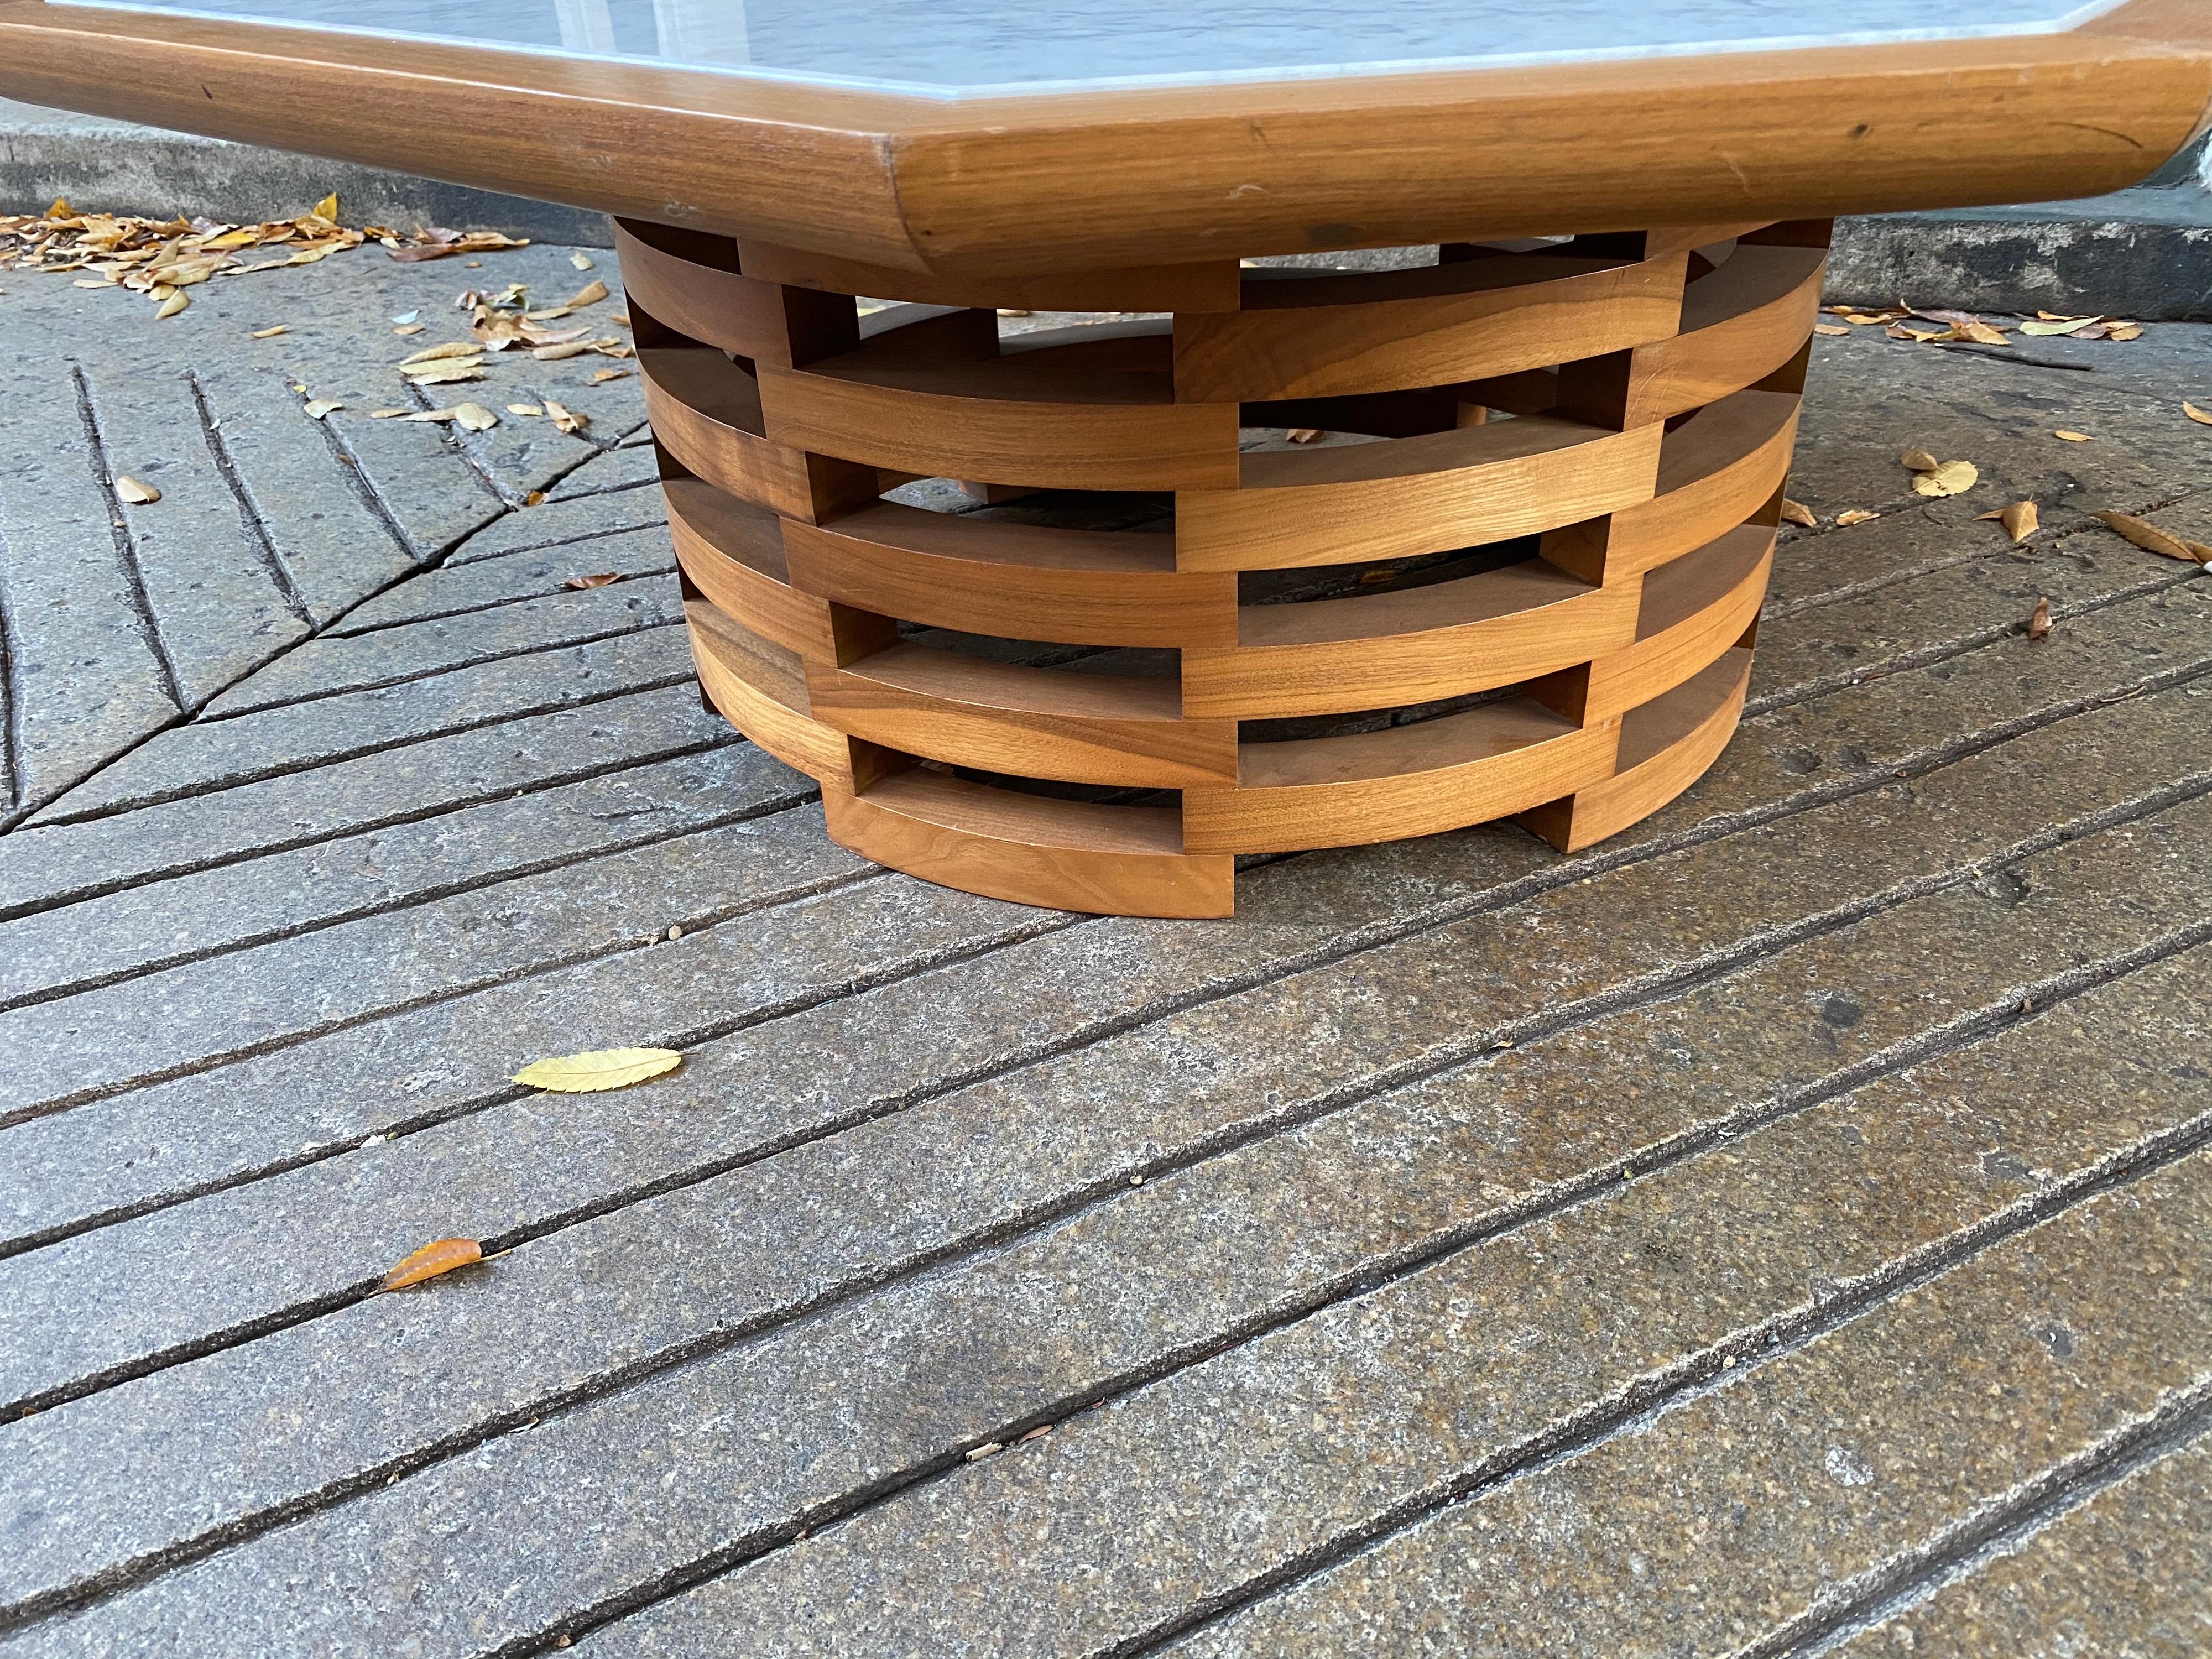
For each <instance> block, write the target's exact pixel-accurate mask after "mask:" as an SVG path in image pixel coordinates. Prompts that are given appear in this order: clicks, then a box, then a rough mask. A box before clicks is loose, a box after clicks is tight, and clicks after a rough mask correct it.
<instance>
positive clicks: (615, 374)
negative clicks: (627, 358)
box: [592, 368, 635, 386]
mask: <svg viewBox="0 0 2212 1659" xmlns="http://www.w3.org/2000/svg"><path fill="white" fill-rule="evenodd" d="M633 373H635V371H634V370H631V369H627V368H599V369H593V370H592V385H593V386H598V385H599V383H600V382H602V381H604V380H627V379H629V376H630V375H631V374H633Z"/></svg>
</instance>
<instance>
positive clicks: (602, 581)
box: [561, 570, 683, 939]
mask: <svg viewBox="0 0 2212 1659" xmlns="http://www.w3.org/2000/svg"><path fill="white" fill-rule="evenodd" d="M620 580H622V572H621V571H619V570H602V571H601V572H599V574H598V575H596V576H571V577H569V578H568V580H567V581H565V582H562V584H561V586H563V587H573V588H575V589H577V590H578V591H579V592H581V591H582V590H584V589H586V588H592V587H611V586H613V585H614V584H615V583H617V582H618V581H620ZM668 933H669V937H670V938H671V939H680V938H681V937H683V935H682V934H680V933H678V931H677V930H676V929H675V928H673V927H671V928H670V929H669V930H668Z"/></svg>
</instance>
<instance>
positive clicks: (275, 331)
mask: <svg viewBox="0 0 2212 1659" xmlns="http://www.w3.org/2000/svg"><path fill="white" fill-rule="evenodd" d="M291 331H292V325H290V324H289V323H278V324H277V325H276V326H274V327H273V328H257V329H255V330H254V331H253V337H254V338H255V339H257V340H273V339H275V338H276V337H277V336H278V335H279V334H289V333H290V332H291Z"/></svg>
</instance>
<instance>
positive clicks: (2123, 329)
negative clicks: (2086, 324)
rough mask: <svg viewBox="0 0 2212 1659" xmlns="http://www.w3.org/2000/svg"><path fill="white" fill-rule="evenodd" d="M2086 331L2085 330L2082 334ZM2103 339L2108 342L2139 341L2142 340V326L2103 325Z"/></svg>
mask: <svg viewBox="0 0 2212 1659" xmlns="http://www.w3.org/2000/svg"><path fill="white" fill-rule="evenodd" d="M2084 332H2086V330H2085V331H2084ZM2077 337H2078V336H2077ZM2105 337H2106V339H2108V340H2140V339H2142V324H2141V323H2107V324H2106V325H2105Z"/></svg>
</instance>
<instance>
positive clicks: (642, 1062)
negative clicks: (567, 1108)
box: [513, 1048, 684, 1095]
mask: <svg viewBox="0 0 2212 1659" xmlns="http://www.w3.org/2000/svg"><path fill="white" fill-rule="evenodd" d="M683 1063H684V1056H683V1055H682V1054H678V1052H677V1051H676V1050H675V1049H673V1048H598V1049H593V1050H592V1051H591V1052H589V1053H587V1054H568V1055H564V1056H562V1058H561V1059H558V1060H535V1061H533V1062H532V1063H531V1064H530V1065H528V1066H524V1067H523V1068H522V1069H521V1070H520V1071H519V1072H517V1073H515V1074H514V1077H513V1081H514V1082H516V1083H522V1084H527V1085H529V1086H530V1087H532V1088H533V1089H544V1090H546V1091H549V1092H550V1093H552V1094H557V1095H581V1094H592V1093H596V1092H597V1091H599V1090H601V1089H627V1088H629V1086H630V1085H632V1084H633V1083H643V1082H644V1081H645V1080H646V1079H647V1078H656V1077H659V1075H661V1073H664V1072H672V1071H674V1070H675V1069H676V1068H677V1067H678V1066H680V1065H682V1064H683Z"/></svg>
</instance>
